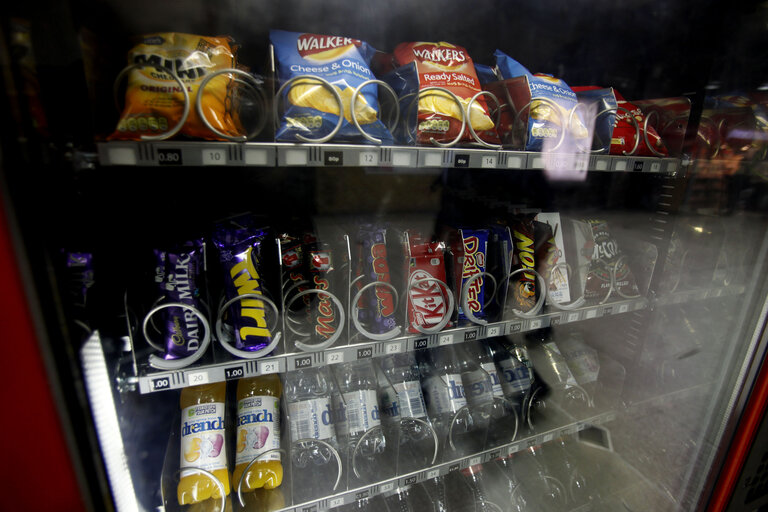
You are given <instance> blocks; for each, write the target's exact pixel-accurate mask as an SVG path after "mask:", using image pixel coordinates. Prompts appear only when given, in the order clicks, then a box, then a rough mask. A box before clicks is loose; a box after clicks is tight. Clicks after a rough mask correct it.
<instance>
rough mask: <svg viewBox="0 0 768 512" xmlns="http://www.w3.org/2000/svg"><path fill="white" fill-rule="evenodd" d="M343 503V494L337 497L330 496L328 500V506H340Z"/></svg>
mask: <svg viewBox="0 0 768 512" xmlns="http://www.w3.org/2000/svg"><path fill="white" fill-rule="evenodd" d="M343 504H344V496H341V497H339V498H331V499H329V500H328V508H336V507H340V506H342V505H343Z"/></svg>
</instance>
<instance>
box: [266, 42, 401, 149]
mask: <svg viewBox="0 0 768 512" xmlns="http://www.w3.org/2000/svg"><path fill="white" fill-rule="evenodd" d="M269 39H270V41H271V42H272V45H273V46H274V49H275V57H276V59H277V68H278V70H277V71H278V77H279V79H280V83H281V84H284V83H285V82H287V81H288V80H291V79H292V78H296V77H301V76H313V77H318V78H322V79H324V80H326V81H327V82H329V84H330V86H331V87H333V88H334V89H335V90H336V91H337V92H338V93H339V96H340V97H341V105H339V102H338V100H337V99H336V96H335V95H334V94H333V93H332V92H331V91H330V90H328V88H327V87H326V86H324V85H322V84H321V83H320V82H319V81H318V80H313V79H301V78H299V79H297V80H296V82H294V83H293V84H291V85H289V86H288V88H287V90H286V91H284V94H285V101H286V109H285V113H284V114H283V117H282V119H281V122H280V126H279V128H278V130H277V134H276V135H275V138H276V139H277V140H280V141H296V140H299V139H298V138H297V135H303V136H304V137H306V138H310V139H320V138H322V137H324V136H326V135H328V134H330V133H331V132H332V130H333V129H334V128H335V127H336V125H337V124H338V121H339V115H340V114H341V112H340V110H342V109H343V117H344V119H343V120H342V122H341V127H340V129H339V131H338V133H337V134H336V135H335V136H334V140H339V141H349V142H365V141H366V140H367V139H365V138H364V136H363V134H362V133H360V131H359V130H358V129H357V128H356V127H355V125H354V122H353V119H352V114H351V112H352V108H351V102H352V95H353V94H354V92H355V90H356V89H357V88H358V87H359V86H360V85H361V84H363V83H364V82H366V81H368V80H373V79H374V76H373V72H372V71H371V70H370V67H369V65H370V62H371V58H372V57H373V55H374V53H375V51H376V50H374V49H373V48H372V47H371V46H369V45H368V44H367V43H365V42H363V41H360V40H358V39H351V38H349V37H338V36H324V35H318V34H307V33H300V32H286V31H283V30H272V31H270V33H269ZM377 92H378V87H377V86H375V85H370V86H368V87H365V88H363V89H362V91H361V92H360V94H359V95H358V97H357V101H356V104H355V117H356V118H357V121H358V123H359V124H360V125H361V127H362V129H363V130H365V132H366V133H367V134H369V135H371V136H373V137H376V138H378V139H381V140H382V143H383V144H387V143H389V144H391V143H392V135H391V134H390V133H389V130H388V129H387V127H386V126H384V123H382V122H381V121H380V120H379V119H378V112H379V101H378V97H377Z"/></svg>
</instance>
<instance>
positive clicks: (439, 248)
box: [407, 231, 453, 333]
mask: <svg viewBox="0 0 768 512" xmlns="http://www.w3.org/2000/svg"><path fill="white" fill-rule="evenodd" d="M407 235H408V236H407V244H408V247H407V251H408V254H409V258H408V326H409V327H408V330H409V332H412V333H418V332H420V331H419V330H418V329H417V328H416V327H415V326H418V327H421V328H422V329H434V328H435V327H436V326H437V325H439V324H440V323H441V322H444V321H445V320H447V318H449V317H450V316H451V315H452V314H453V311H452V310H451V309H450V305H449V300H448V298H447V296H446V294H447V293H451V291H450V290H449V289H447V288H446V287H447V280H446V272H445V256H444V253H445V244H444V243H443V242H435V241H431V240H428V239H426V238H424V237H422V236H421V235H420V234H417V233H414V232H410V231H409V232H408V233H407ZM437 280H439V281H442V282H443V283H445V285H441V284H440V283H438V282H437ZM446 324H447V322H446Z"/></svg>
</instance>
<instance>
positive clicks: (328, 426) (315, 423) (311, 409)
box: [288, 398, 335, 441]
mask: <svg viewBox="0 0 768 512" xmlns="http://www.w3.org/2000/svg"><path fill="white" fill-rule="evenodd" d="M288 414H289V418H290V421H289V422H288V423H289V427H290V429H291V440H292V441H298V440H299V439H320V440H323V441H326V440H328V439H332V438H334V437H335V434H334V431H333V422H332V421H331V402H330V400H328V398H314V399H311V400H302V401H301V402H292V403H289V404H288Z"/></svg>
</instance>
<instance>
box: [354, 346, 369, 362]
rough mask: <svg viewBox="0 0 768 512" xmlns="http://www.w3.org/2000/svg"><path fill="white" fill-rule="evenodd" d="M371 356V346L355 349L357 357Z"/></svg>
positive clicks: (365, 357)
mask: <svg viewBox="0 0 768 512" xmlns="http://www.w3.org/2000/svg"><path fill="white" fill-rule="evenodd" d="M371 357H373V347H363V348H359V349H357V358H358V359H368V358H371Z"/></svg>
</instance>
